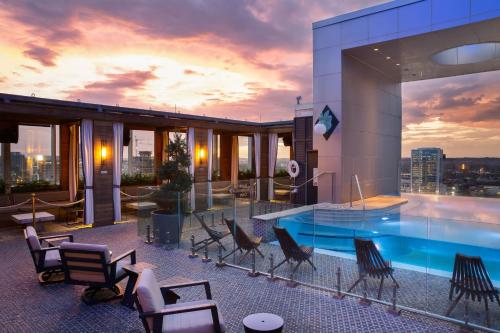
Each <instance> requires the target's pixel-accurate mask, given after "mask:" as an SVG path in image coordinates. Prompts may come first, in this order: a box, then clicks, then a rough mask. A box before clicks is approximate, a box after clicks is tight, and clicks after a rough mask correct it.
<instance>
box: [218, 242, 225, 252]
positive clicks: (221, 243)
mask: <svg viewBox="0 0 500 333" xmlns="http://www.w3.org/2000/svg"><path fill="white" fill-rule="evenodd" d="M217 243H218V244H219V245H220V246H221V247H222V249H223V250H224V251H226V248H225V247H224V245H222V243H221V242H220V241H217Z"/></svg>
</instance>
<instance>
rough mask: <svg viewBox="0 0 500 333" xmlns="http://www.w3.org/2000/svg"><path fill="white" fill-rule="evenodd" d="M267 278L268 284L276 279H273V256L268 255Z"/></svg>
mask: <svg viewBox="0 0 500 333" xmlns="http://www.w3.org/2000/svg"><path fill="white" fill-rule="evenodd" d="M269 266H270V268H269V276H268V277H267V280H268V281H269V282H274V280H276V278H275V277H274V254H272V253H271V254H269Z"/></svg>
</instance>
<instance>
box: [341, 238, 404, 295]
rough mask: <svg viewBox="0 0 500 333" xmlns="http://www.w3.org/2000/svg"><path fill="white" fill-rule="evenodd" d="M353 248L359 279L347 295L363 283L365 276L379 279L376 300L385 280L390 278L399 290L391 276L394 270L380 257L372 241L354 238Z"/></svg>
mask: <svg viewBox="0 0 500 333" xmlns="http://www.w3.org/2000/svg"><path fill="white" fill-rule="evenodd" d="M354 246H355V248H356V261H357V265H358V273H359V278H358V279H357V280H356V282H354V284H353V285H352V286H351V287H350V288H349V290H348V291H347V292H348V293H349V292H351V290H353V289H354V288H355V287H356V286H357V285H358V283H360V282H361V281H363V280H364V279H365V278H366V277H367V276H369V277H371V278H375V279H380V286H379V288H378V294H377V299H380V296H381V294H382V287H383V285H384V279H385V278H389V277H390V278H391V279H392V281H393V282H394V283H395V284H396V288H399V284H398V283H397V281H396V279H395V278H394V276H393V275H392V273H393V272H394V268H392V265H391V263H390V262H388V261H385V260H384V258H382V255H381V254H380V252H379V251H378V250H377V248H376V247H375V244H374V243H373V241H372V240H368V239H360V238H354Z"/></svg>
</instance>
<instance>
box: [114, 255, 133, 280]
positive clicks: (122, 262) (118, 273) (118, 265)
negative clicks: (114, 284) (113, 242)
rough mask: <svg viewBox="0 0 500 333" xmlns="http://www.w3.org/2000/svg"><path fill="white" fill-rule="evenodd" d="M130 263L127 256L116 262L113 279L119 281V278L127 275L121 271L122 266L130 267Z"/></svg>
mask: <svg viewBox="0 0 500 333" xmlns="http://www.w3.org/2000/svg"><path fill="white" fill-rule="evenodd" d="M131 263H132V262H131V259H130V256H127V257H125V258H123V259H122V260H120V261H118V262H117V263H116V275H115V278H116V279H120V278H121V277H123V276H125V275H127V272H125V271H124V270H123V266H127V265H130V264H131Z"/></svg>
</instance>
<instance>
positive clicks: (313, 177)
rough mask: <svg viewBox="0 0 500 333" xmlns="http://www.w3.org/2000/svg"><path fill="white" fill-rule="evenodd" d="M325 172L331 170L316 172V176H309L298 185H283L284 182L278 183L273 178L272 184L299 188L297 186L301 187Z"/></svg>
mask: <svg viewBox="0 0 500 333" xmlns="http://www.w3.org/2000/svg"><path fill="white" fill-rule="evenodd" d="M327 173H331V172H325V171H323V172H321V173H319V174H317V175H316V176H312V177H311V178H309V179H308V180H306V181H305V182H303V183H302V184H300V185H285V184H280V183H278V182H276V181H274V180H273V183H274V184H276V185H280V186H288V187H290V188H293V189H296V188H299V187H302V186H304V185H306V184H307V183H309V182H310V181H311V180H314V179H315V178H318V177H319V176H321V175H324V174H327Z"/></svg>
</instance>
